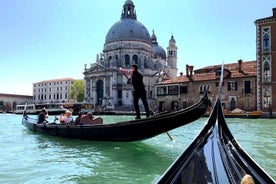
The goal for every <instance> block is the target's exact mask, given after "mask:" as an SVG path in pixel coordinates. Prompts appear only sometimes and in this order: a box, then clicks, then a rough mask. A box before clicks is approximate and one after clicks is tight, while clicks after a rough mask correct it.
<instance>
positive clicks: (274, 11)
mask: <svg viewBox="0 0 276 184" xmlns="http://www.w3.org/2000/svg"><path fill="white" fill-rule="evenodd" d="M272 12H273V17H276V8H272Z"/></svg>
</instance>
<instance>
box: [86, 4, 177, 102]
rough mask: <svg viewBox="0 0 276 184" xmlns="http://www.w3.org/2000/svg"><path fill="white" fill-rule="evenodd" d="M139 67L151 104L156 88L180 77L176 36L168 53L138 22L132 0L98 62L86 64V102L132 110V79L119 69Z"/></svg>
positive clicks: (109, 35) (107, 39) (114, 28)
mask: <svg viewBox="0 0 276 184" xmlns="http://www.w3.org/2000/svg"><path fill="white" fill-rule="evenodd" d="M132 64H137V65H138V67H139V72H140V73H142V74H143V76H144V84H145V87H146V90H147V96H148V99H149V105H153V104H154V97H155V94H154V93H155V90H154V85H155V84H156V83H158V82H160V81H161V79H162V78H163V77H176V75H177V46H176V41H175V39H174V37H173V36H171V39H170V40H169V45H168V47H167V53H166V51H165V50H164V49H163V48H162V46H160V45H158V42H157V37H156V35H155V33H154V31H153V33H152V35H150V34H149V32H148V30H147V28H146V27H145V26H144V25H143V24H142V23H141V22H139V21H138V20H137V15H136V10H135V5H134V3H133V1H131V0H126V1H125V3H124V5H123V10H122V13H121V19H120V20H119V21H118V22H116V23H115V24H114V25H113V26H112V27H111V28H110V29H109V31H108V32H107V34H106V39H105V44H104V49H103V52H102V53H101V54H100V55H97V59H96V61H95V63H92V64H90V66H87V65H85V69H84V73H83V74H84V81H85V95H84V98H85V99H84V100H85V102H91V103H94V104H97V105H100V106H105V105H108V106H110V105H115V106H124V107H129V106H132V104H133V97H132V85H131V81H130V79H129V78H130V77H131V76H125V75H123V74H122V73H121V72H120V70H119V69H120V68H121V67H122V68H126V69H130V68H131V65H132Z"/></svg>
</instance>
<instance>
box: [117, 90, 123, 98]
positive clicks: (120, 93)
mask: <svg viewBox="0 0 276 184" xmlns="http://www.w3.org/2000/svg"><path fill="white" fill-rule="evenodd" d="M122 96H123V95H122V90H118V98H122Z"/></svg>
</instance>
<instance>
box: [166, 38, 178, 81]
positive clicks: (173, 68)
mask: <svg viewBox="0 0 276 184" xmlns="http://www.w3.org/2000/svg"><path fill="white" fill-rule="evenodd" d="M167 56H168V58H167V66H168V70H169V73H170V77H176V76H177V46H176V42H175V39H174V37H173V35H172V36H171V39H170V41H169V46H168V47H167Z"/></svg>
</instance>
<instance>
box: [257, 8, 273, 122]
mask: <svg viewBox="0 0 276 184" xmlns="http://www.w3.org/2000/svg"><path fill="white" fill-rule="evenodd" d="M272 13H273V14H272V16H270V17H266V18H262V19H258V20H256V21H255V25H256V33H257V35H256V37H257V39H256V40H257V42H256V48H257V49H256V50H257V59H256V60H257V108H258V109H261V110H262V111H263V116H267V117H276V93H275V91H276V60H275V58H276V42H275V39H276V8H273V9H272Z"/></svg>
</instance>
